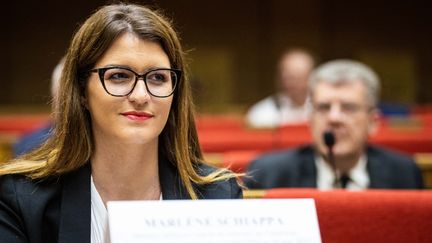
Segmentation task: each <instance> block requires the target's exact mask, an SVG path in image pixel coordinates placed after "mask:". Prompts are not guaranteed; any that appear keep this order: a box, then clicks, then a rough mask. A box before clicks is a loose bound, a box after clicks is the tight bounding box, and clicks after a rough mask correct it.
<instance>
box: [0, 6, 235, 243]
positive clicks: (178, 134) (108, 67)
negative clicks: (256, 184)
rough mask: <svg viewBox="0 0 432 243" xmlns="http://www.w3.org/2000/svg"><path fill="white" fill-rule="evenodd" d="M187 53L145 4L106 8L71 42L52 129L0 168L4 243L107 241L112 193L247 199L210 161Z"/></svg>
mask: <svg viewBox="0 0 432 243" xmlns="http://www.w3.org/2000/svg"><path fill="white" fill-rule="evenodd" d="M185 72H186V67H185V63H184V53H183V50H182V47H181V45H180V42H179V39H178V37H177V34H176V33H175V31H174V30H173V29H172V27H171V24H170V23H169V22H168V21H167V20H166V19H165V18H164V17H163V16H161V15H160V14H158V13H157V12H156V11H152V10H150V9H148V8H145V7H142V6H138V5H131V4H117V5H108V6H105V7H102V8H101V9H99V10H98V11H97V12H95V13H94V14H93V15H92V16H90V17H89V18H88V19H87V20H86V21H85V23H84V24H83V25H82V26H81V27H80V28H79V30H78V31H77V32H76V34H75V35H74V37H73V39H72V42H71V45H70V47H69V49H68V51H67V54H66V59H65V66H64V70H63V73H62V78H61V84H60V89H59V95H58V96H57V99H56V100H55V101H54V102H53V104H54V111H55V112H54V115H55V129H54V133H53V135H52V137H51V138H50V139H49V140H48V141H47V142H46V143H45V144H44V145H43V146H42V147H40V148H39V149H37V150H35V151H33V152H31V153H29V154H26V155H24V156H22V157H20V158H18V159H16V160H14V161H11V162H9V163H7V164H5V165H3V166H1V167H0V175H1V177H0V190H1V191H0V192H1V193H0V242H44V243H46V242H90V239H91V242H105V240H106V238H107V237H106V227H107V211H106V207H105V206H106V203H107V202H108V201H112V200H162V199H163V200H165V199H225V198H226V199H230V198H241V197H242V192H241V189H240V187H239V186H238V184H237V182H236V178H235V177H236V175H235V174H232V173H230V172H228V171H226V170H221V169H214V168H211V167H209V166H207V165H205V163H204V161H203V158H202V152H201V150H200V147H199V144H198V138H197V131H196V128H195V123H194V116H193V110H192V101H191V93H190V92H191V91H190V87H189V81H188V76H187V74H186V73H185Z"/></svg>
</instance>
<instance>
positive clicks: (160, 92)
mask: <svg viewBox="0 0 432 243" xmlns="http://www.w3.org/2000/svg"><path fill="white" fill-rule="evenodd" d="M90 72H92V73H98V74H99V79H100V81H101V83H102V86H103V87H104V89H105V91H106V92H107V93H108V94H110V95H112V96H116V97H123V96H127V95H129V94H131V93H132V91H133V90H134V88H135V86H136V84H137V82H138V80H139V79H140V78H142V79H143V81H144V84H145V86H146V89H147V91H148V92H149V93H150V94H151V95H152V96H154V97H158V98H165V97H169V96H171V95H172V94H173V93H174V90H175V88H176V86H177V83H178V82H179V80H180V77H181V71H180V70H178V69H170V68H156V69H152V70H149V71H147V72H146V73H143V74H138V73H136V72H135V71H133V70H132V69H129V68H126V67H103V68H95V69H92V70H90Z"/></svg>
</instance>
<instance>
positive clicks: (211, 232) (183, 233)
mask: <svg viewBox="0 0 432 243" xmlns="http://www.w3.org/2000/svg"><path fill="white" fill-rule="evenodd" d="M108 218H109V231H110V239H111V243H144V242H151V243H174V242H175V243H297V242H298V243H300V242H301V243H316V242H321V237H320V232H319V226H318V219H317V214H316V210H315V203H314V201H313V199H247V200H174V201H170V200H168V201H115V202H109V203H108Z"/></svg>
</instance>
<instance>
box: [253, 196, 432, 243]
mask: <svg viewBox="0 0 432 243" xmlns="http://www.w3.org/2000/svg"><path fill="white" fill-rule="evenodd" d="M251 192H253V191H251ZM251 192H248V191H245V195H246V196H247V195H255V196H256V195H258V194H256V193H255V194H253V193H251ZM260 197H262V198H268V199H270V198H313V199H315V204H316V209H317V214H318V221H319V225H320V230H321V237H322V241H323V242H324V243H326V242H329V243H335V242H336V243H337V242H350V243H357V242H359V243H360V242H361V243H364V242H393V243H398V242H432V191H414V190H367V191H360V192H349V191H343V190H334V191H318V190H316V189H287V188H281V189H271V190H266V191H264V192H263V193H262V194H261V196H260Z"/></svg>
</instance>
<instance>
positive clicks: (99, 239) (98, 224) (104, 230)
mask: <svg viewBox="0 0 432 243" xmlns="http://www.w3.org/2000/svg"><path fill="white" fill-rule="evenodd" d="M90 181H91V189H90V192H91V229H90V232H91V237H90V238H91V243H109V242H110V240H109V237H108V235H109V229H108V211H107V209H106V208H105V205H104V203H103V201H102V198H101V196H100V195H99V192H98V191H97V189H96V186H95V184H94V181H93V176H91V180H90ZM159 200H162V192H161V194H160V197H159Z"/></svg>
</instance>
